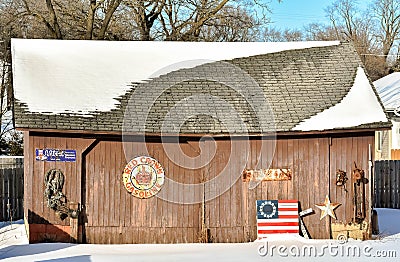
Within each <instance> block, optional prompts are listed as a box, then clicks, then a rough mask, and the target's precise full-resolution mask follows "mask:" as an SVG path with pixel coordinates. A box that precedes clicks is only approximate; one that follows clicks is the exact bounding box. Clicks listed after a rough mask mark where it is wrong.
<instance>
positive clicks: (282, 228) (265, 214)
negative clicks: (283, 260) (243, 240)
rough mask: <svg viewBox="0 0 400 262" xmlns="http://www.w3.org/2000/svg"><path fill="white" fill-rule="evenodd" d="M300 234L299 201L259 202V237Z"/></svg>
mask: <svg viewBox="0 0 400 262" xmlns="http://www.w3.org/2000/svg"><path fill="white" fill-rule="evenodd" d="M282 233H288V234H296V235H298V234H299V201H298V200H257V237H258V238H264V237H267V236H268V235H271V234H282Z"/></svg>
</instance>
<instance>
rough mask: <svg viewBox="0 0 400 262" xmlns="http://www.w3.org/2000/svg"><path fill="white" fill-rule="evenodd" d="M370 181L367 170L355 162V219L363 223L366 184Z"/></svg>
mask: <svg viewBox="0 0 400 262" xmlns="http://www.w3.org/2000/svg"><path fill="white" fill-rule="evenodd" d="M368 182H369V181H368V179H367V178H366V177H365V172H364V170H362V169H359V168H358V167H357V164H356V162H354V169H353V185H354V221H355V222H356V223H361V222H362V221H363V220H364V219H365V216H366V215H365V184H367V183H368Z"/></svg>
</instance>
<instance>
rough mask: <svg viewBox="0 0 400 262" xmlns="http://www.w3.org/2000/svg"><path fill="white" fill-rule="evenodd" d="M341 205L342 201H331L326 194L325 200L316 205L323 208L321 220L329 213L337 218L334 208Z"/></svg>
mask: <svg viewBox="0 0 400 262" xmlns="http://www.w3.org/2000/svg"><path fill="white" fill-rule="evenodd" d="M340 205H341V204H340V203H331V201H330V200H329V197H328V195H326V197H325V202H324V203H321V204H316V205H315V206H316V207H318V208H319V209H321V210H322V212H321V218H320V220H322V219H323V218H324V217H326V216H327V215H329V216H331V217H333V218H334V219H336V216H335V212H333V210H334V209H335V208H337V207H338V206H340Z"/></svg>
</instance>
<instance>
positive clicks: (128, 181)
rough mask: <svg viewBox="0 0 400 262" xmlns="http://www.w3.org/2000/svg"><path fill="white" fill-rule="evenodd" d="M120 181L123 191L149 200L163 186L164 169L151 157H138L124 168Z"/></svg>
mask: <svg viewBox="0 0 400 262" xmlns="http://www.w3.org/2000/svg"><path fill="white" fill-rule="evenodd" d="M122 180H123V183H124V186H125V189H126V190H127V191H128V192H129V193H130V194H132V195H133V196H135V197H138V198H150V197H152V196H155V195H156V194H157V193H158V192H159V191H160V190H161V187H162V185H163V184H164V168H163V167H162V165H161V164H160V162H158V161H157V160H156V159H154V158H152V157H149V156H138V157H135V158H134V159H132V160H131V161H129V163H128V164H127V165H126V166H125V168H124V173H123V175H122Z"/></svg>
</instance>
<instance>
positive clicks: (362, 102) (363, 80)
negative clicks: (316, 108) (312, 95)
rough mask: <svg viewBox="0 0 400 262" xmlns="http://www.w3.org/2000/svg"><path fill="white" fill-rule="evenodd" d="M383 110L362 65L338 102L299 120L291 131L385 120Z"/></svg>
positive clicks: (349, 125)
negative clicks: (348, 88) (347, 90)
mask: <svg viewBox="0 0 400 262" xmlns="http://www.w3.org/2000/svg"><path fill="white" fill-rule="evenodd" d="M387 121H388V119H387V117H386V114H385V112H384V111H383V108H382V106H381V104H380V103H379V100H378V98H377V96H376V94H375V92H374V91H373V88H372V86H371V84H370V82H369V79H368V77H367V75H366V74H365V71H364V69H363V68H362V67H358V69H357V74H356V77H355V79H354V83H353V86H352V87H351V88H350V90H349V92H348V93H347V94H346V96H345V97H344V98H343V99H342V101H340V102H339V103H338V104H336V105H334V106H332V107H330V108H328V109H326V110H324V111H322V112H320V113H318V114H316V115H314V116H312V117H311V118H309V119H306V120H304V121H302V122H300V123H299V124H298V125H296V126H295V127H293V128H292V130H293V131H321V130H332V129H337V128H348V127H355V126H359V125H363V124H370V123H376V122H387Z"/></svg>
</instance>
